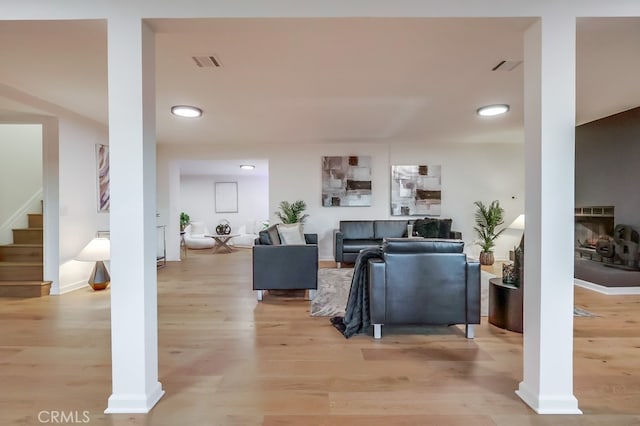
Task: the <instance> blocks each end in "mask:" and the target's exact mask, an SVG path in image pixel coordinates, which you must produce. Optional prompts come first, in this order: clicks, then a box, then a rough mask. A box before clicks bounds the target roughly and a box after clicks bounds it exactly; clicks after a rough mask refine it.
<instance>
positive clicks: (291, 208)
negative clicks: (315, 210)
mask: <svg viewBox="0 0 640 426" xmlns="http://www.w3.org/2000/svg"><path fill="white" fill-rule="evenodd" d="M306 208H307V204H306V203H305V202H304V201H302V200H298V201H294V202H293V203H289V202H288V201H281V202H280V211H279V212H276V216H278V218H279V219H280V220H281V221H282V223H298V222H300V223H304V221H305V219H306V218H307V217H308V216H309V215H307V214H302V212H303V211H304V210H305V209H306Z"/></svg>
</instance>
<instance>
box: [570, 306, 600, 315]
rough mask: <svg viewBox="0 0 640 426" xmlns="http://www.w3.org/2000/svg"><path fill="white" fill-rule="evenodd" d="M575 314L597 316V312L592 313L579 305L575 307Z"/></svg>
mask: <svg viewBox="0 0 640 426" xmlns="http://www.w3.org/2000/svg"><path fill="white" fill-rule="evenodd" d="M573 315H575V316H577V317H597V315H596V314H594V313H591V312H589V311H587V310H586V309H582V308H578V307H577V306H574V307H573Z"/></svg>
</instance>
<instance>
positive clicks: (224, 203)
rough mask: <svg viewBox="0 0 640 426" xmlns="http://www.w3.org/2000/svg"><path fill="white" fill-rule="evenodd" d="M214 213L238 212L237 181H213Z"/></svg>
mask: <svg viewBox="0 0 640 426" xmlns="http://www.w3.org/2000/svg"><path fill="white" fill-rule="evenodd" d="M215 203H216V213H238V182H216V183H215Z"/></svg>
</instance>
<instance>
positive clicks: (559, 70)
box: [516, 14, 581, 414]
mask: <svg viewBox="0 0 640 426" xmlns="http://www.w3.org/2000/svg"><path fill="white" fill-rule="evenodd" d="M575 28H576V27H575V17H574V16H568V15H567V16H564V15H561V14H554V15H553V16H546V15H545V16H543V17H542V19H541V20H540V21H538V22H536V23H535V24H533V25H532V26H531V27H530V28H529V29H528V30H527V31H526V33H525V46H524V47H525V58H524V63H525V162H526V166H525V168H526V171H525V192H526V200H525V214H526V218H527V224H526V229H525V254H524V257H525V262H524V350H523V358H524V359H523V376H524V377H523V380H522V382H521V383H520V386H519V389H518V390H517V391H516V393H517V394H518V395H519V396H520V398H522V399H523V400H524V401H525V402H526V403H527V404H528V405H529V406H530V407H531V408H533V409H534V410H535V411H536V412H537V413H540V414H580V413H581V411H580V410H579V409H578V401H577V399H576V398H575V397H574V395H573V232H574V229H573V207H574V168H575V157H574V142H575V141H574V139H575V55H576V52H575V37H576V36H575Z"/></svg>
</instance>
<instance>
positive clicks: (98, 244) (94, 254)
mask: <svg viewBox="0 0 640 426" xmlns="http://www.w3.org/2000/svg"><path fill="white" fill-rule="evenodd" d="M110 257H111V241H109V239H108V238H94V239H93V240H91V241H89V244H87V245H86V246H85V247H84V248H83V249H82V250H81V251H80V253H78V255H77V256H76V260H81V261H85V262H90V261H91V262H96V261H103V260H109V258H110Z"/></svg>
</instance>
